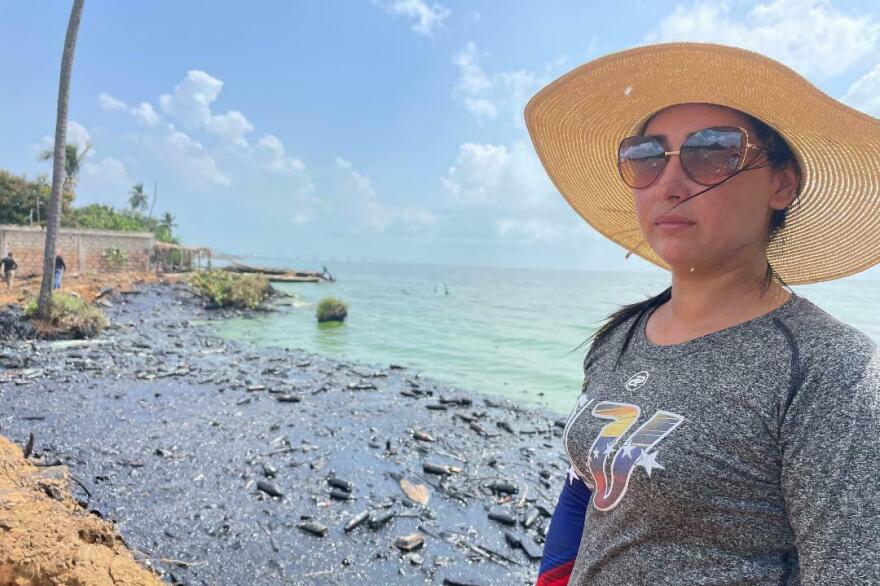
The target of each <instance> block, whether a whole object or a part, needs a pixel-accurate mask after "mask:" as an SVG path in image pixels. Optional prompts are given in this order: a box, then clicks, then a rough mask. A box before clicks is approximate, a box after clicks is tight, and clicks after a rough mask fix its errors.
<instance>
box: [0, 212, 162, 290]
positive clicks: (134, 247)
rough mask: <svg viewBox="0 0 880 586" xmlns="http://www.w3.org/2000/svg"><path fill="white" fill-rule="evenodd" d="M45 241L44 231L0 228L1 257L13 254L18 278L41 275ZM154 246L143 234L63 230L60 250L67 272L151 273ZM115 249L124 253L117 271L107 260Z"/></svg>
mask: <svg viewBox="0 0 880 586" xmlns="http://www.w3.org/2000/svg"><path fill="white" fill-rule="evenodd" d="M45 240H46V231H45V230H44V229H43V228H32V227H30V226H10V225H2V224H0V257H2V256H6V253H7V252H9V251H12V254H13V256H14V258H15V262H16V263H18V271H17V274H18V275H20V276H22V277H23V276H26V275H30V274H40V273H41V272H42V270H43V247H44V243H45ZM153 242H154V238H153V235H152V234H149V233H144V232H116V231H110V230H76V229H72V228H61V230H60V231H59V232H58V240H57V246H58V249H59V253H60V254H61V256H62V258H64V263H65V264H66V265H67V270H68V272H70V273H73V274H84V273H100V272H108V271H111V270H118V269H123V270H124V269H129V270H139V271H143V270H148V269H149V262H150V255H151V253H152V251H153ZM114 247H115V248H118V249H119V250H121V251H122V255H123V256H124V259H125V260H124V263H120V264H119V266H118V267H117V265H114V264H113V263H112V262H108V260H107V258H106V253H107V250H108V249H111V248H114Z"/></svg>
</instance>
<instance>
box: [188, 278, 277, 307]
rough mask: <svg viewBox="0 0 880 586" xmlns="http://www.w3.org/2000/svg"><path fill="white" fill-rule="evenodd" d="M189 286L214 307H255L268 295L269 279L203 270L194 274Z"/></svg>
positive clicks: (269, 289)
mask: <svg viewBox="0 0 880 586" xmlns="http://www.w3.org/2000/svg"><path fill="white" fill-rule="evenodd" d="M189 285H190V288H192V290H193V291H194V292H195V293H196V294H197V295H200V296H201V297H204V298H205V299H207V300H208V302H209V303H210V304H211V305H213V306H214V307H238V308H246V309H256V308H257V307H259V306H260V304H261V303H263V301H265V300H266V299H267V298H268V297H269V293H270V292H271V291H272V288H271V287H270V286H269V279H267V278H265V277H260V276H255V275H240V274H237V273H231V272H229V271H221V270H214V271H205V272H202V273H196V274H194V275H193V276H192V277H191V278H190V280H189Z"/></svg>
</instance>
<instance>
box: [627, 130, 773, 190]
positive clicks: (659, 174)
mask: <svg viewBox="0 0 880 586" xmlns="http://www.w3.org/2000/svg"><path fill="white" fill-rule="evenodd" d="M714 128H729V129H736V130H739V131H740V132H741V133H742V134H743V136H744V137H745V145H744V147H742V149H741V154H742V156H741V157H740V160H739V164H738V165H737V167H736V169H735V170H734V171H733V172H732V173H730V175H728V176H726V177H725V178H724V179H722V180H721V181H718V182H717V183H703V182H702V181H698V180H697V179H695V178H694V176H693V175H692V174H691V172H690V171H689V170H688V168H687V166H685V165H682V166H681V169H682V170H683V171H684V173H685V175H687V176H688V178H689V179H690V180H691V181H693V182H694V183H697V184H699V185H704V186H706V187H711V186H714V185H720V184H721V183H723V182H725V181H727V180H728V179H730V178H731V177H733V176H734V175H736V174H737V173H739V172H740V171H741V170H742V168H743V166H745V163H746V159H747V158H748V154H749V149H755V150H758V151H761V150H766V149H765V148H764V147H762V146H760V145H756V144H753V143H752V142H751V141H750V140H749V131H748V130H746V129H745V128H743V127H741V126H707V127H706V128H701V129H700V130H695V131H693V132H691V133H690V134H688V135H687V136H686V137H685V139H684V141H683V142H682V143H681V144H682V146H684V145H685V144H686V143H687V141H688V140H690V138H691V137H692V136H694V135H695V134H699V133H700V132H703V131H704V130H712V129H714ZM631 138H653V139H655V140H656V141H657V142H658V143H659V144H660V146H661V147H662V148H664V151H663V166H662V167H660V170H659V171H658V172H657V176H656V177H654V179H653V180H651V182H650V183H648V184H647V185H645V186H644V187H633V186H632V185H630V184H629V183H627V182H626V179H624V177H623V169H622V168H621V166H622V164H621V160H620V148H621V147H622V146H623V143H624V141H626V140H629V139H631ZM672 155H676V156H678V157H679V158H681V147H679V150H677V151H667V150H665V147H664V146H663V143H662V142H661V141H660V138H659V137H657V136H655V135H650V134H649V135H635V136H627V137H625V138H623V139H621V141H620V143H619V144H618V145H617V174H618V175H619V176H620V180H621V181H623V183H624V184H625V185H626V186H627V187H629V188H630V189H647V188H649V187H651V186H652V185H654V183H656V182H657V180H658V179H660V177H662V176H663V172H664V171H665V170H666V165H667V164H668V163H669V157H670V156H672Z"/></svg>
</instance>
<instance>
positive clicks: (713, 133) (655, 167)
mask: <svg viewBox="0 0 880 586" xmlns="http://www.w3.org/2000/svg"><path fill="white" fill-rule="evenodd" d="M749 149H755V150H759V151H760V150H765V149H763V147H760V146H758V145H755V144H752V143H751V142H749V133H748V132H747V131H746V130H745V129H744V128H739V127H737V126H712V127H710V128H704V129H702V130H698V131H696V132H692V133H691V134H689V135H688V136H687V138H686V139H685V141H684V142H683V143H682V145H681V148H680V149H679V150H677V151H667V150H666V147H665V146H663V143H662V142H661V137H658V136H630V137H627V138H624V139H623V140H622V141H621V142H620V147H619V148H618V150H617V170H618V172H619V173H620V178H621V179H623V182H624V183H626V184H627V185H628V186H629V187H631V188H633V189H644V188H646V187H648V186H650V185H651V184H652V183H654V182H655V181H657V179H658V178H659V177H660V175H662V174H663V169H665V168H666V163H667V162H668V161H669V157H670V156H671V155H678V158H679V160H680V161H681V168H682V169H683V170H684V172H685V174H686V175H687V176H688V177H689V178H690V179H691V180H692V181H694V182H695V183H699V184H700V185H707V186H714V185H718V184H719V183H723V182H724V181H726V180H727V179H729V178H730V177H732V176H733V175H735V174H736V173H738V172H739V171H741V170H742V168H743V165H744V164H745V160H746V155H747V153H748V151H749Z"/></svg>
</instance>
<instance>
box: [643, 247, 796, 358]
mask: <svg viewBox="0 0 880 586" xmlns="http://www.w3.org/2000/svg"><path fill="white" fill-rule="evenodd" d="M766 266H767V265H766V261H764V263H763V265H760V264H758V263H753V264H751V265H741V266H739V267H737V268H735V269H734V270H727V271H716V272H714V273H709V274H707V273H708V272H707V271H700V270H699V269H698V268H696V267H695V270H694V271H690V270H686V271H673V274H672V296H671V298H670V300H669V301H667V302H666V303H664V304H663V305H661V306H660V307H659V308H658V309H657V310H656V311H655V312H654V313H653V314H652V315H651V319H650V320H649V323H648V326H647V334H648V338H649V339H650V340H651V341H653V342H656V343H658V344H675V343H680V342H683V341H687V340H690V339H693V338H696V337H699V336H703V335H706V334H710V333H712V332H717V331H719V330H723V329H725V328H728V327H731V326H734V325H736V324H739V323H742V322H744V321H748V320H750V319H754V318H756V317H759V316H761V315H764V314H766V313H769V312H770V311H772V310H774V309H776V308H777V307H779V306H780V305H782V304H783V303H785V302H786V301H787V300H788V298H789V297H790V294H789V293H788V292H787V291H786V290H785V289H784V288H783V287H782V286H781V285H779V283H777V282H776V281H771V283H770V286H769V287H767V288H765V287H764V282H763V281H764V274H765V271H766Z"/></svg>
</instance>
